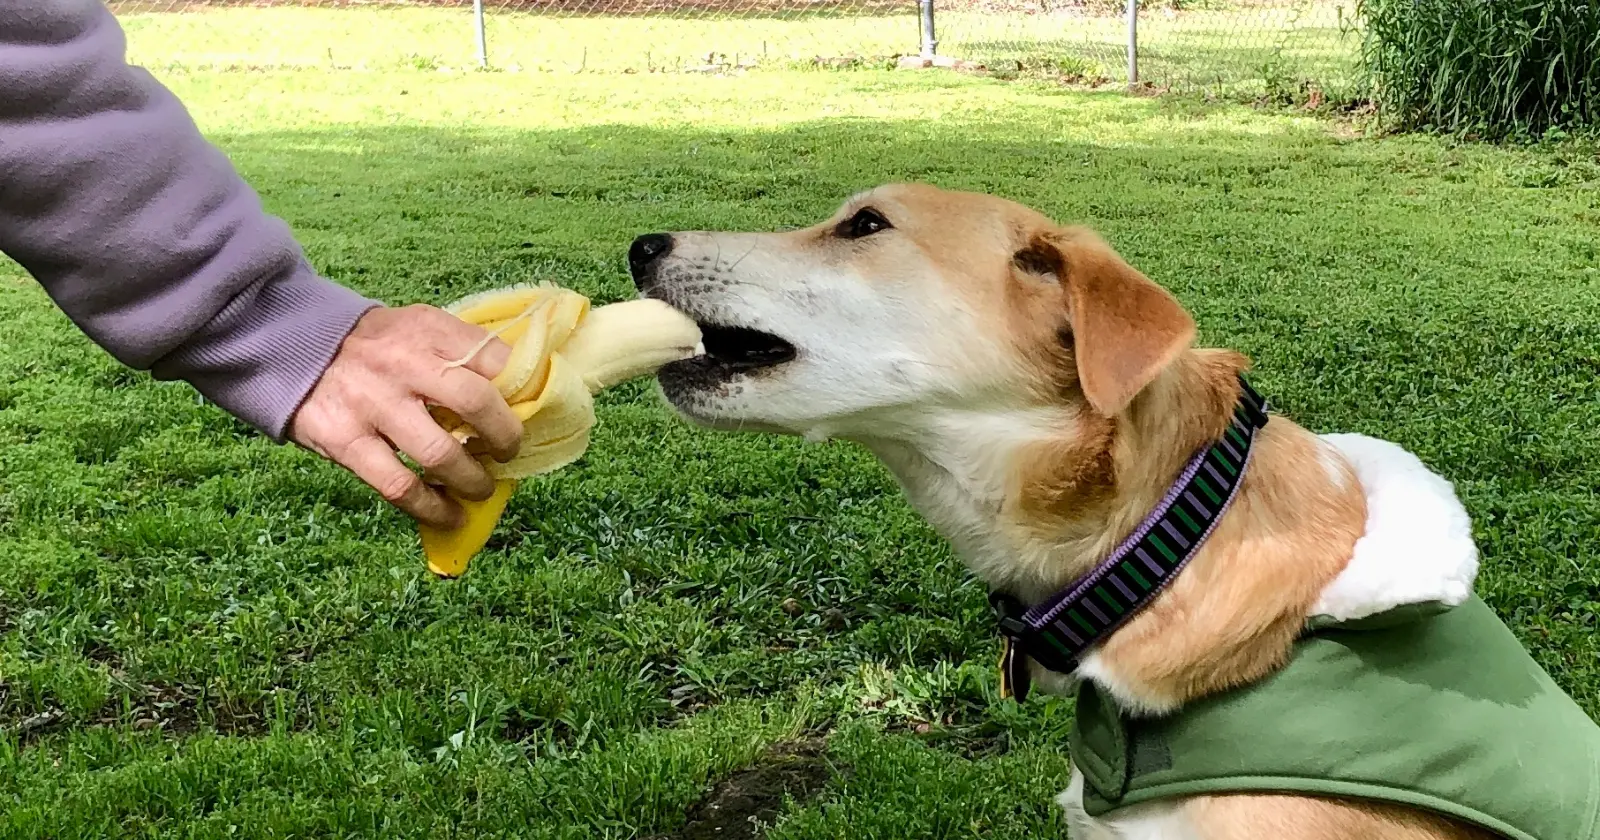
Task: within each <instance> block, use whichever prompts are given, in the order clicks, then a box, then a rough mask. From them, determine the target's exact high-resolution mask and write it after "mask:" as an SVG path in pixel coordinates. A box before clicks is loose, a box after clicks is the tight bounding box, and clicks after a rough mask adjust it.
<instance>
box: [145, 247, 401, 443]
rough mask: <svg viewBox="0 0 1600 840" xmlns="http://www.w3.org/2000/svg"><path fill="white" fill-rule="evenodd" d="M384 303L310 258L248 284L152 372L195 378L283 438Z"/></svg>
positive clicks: (215, 398)
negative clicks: (364, 319)
mask: <svg viewBox="0 0 1600 840" xmlns="http://www.w3.org/2000/svg"><path fill="white" fill-rule="evenodd" d="M382 305H383V304H382V303H381V302H379V301H376V300H372V299H370V298H366V297H363V296H361V295H359V294H357V293H355V292H354V291H351V290H350V289H347V288H345V287H344V286H340V285H338V284H337V283H334V282H332V281H330V280H327V279H324V278H322V277H321V276H319V275H318V274H317V273H316V272H315V271H313V270H312V268H311V266H310V265H308V264H305V263H304V262H302V263H301V264H300V267H299V268H298V269H297V270H296V271H295V272H293V273H292V274H289V275H288V276H286V277H279V278H275V279H273V280H270V281H266V282H263V283H260V284H258V285H255V286H252V287H249V288H247V289H246V290H244V291H243V292H242V293H240V294H239V295H238V296H236V297H235V298H234V299H233V300H232V301H230V302H229V303H228V305H227V306H226V307H224V308H223V309H222V311H220V312H218V313H217V316H216V317H215V318H213V319H211V321H210V322H209V323H207V324H206V326H205V327H203V328H202V329H200V330H199V331H198V332H196V333H194V334H193V335H192V336H191V337H190V338H189V339H188V340H187V341H185V342H184V344H183V345H182V346H181V347H179V348H177V349H176V350H174V351H172V352H171V353H168V354H167V355H166V356H164V357H162V358H161V359H160V360H159V361H157V362H156V363H155V364H154V365H153V366H152V367H151V373H152V374H154V375H155V377H156V378H157V379H181V380H184V381H187V382H188V383H189V384H190V385H193V386H194V387H195V389H196V390H198V391H199V392H200V393H201V394H203V395H205V397H206V398H207V399H209V400H211V401H212V402H214V403H216V404H217V405H218V406H219V407H220V408H222V409H223V410H224V411H227V412H228V413H229V414H232V415H233V416H235V417H237V418H239V419H240V420H242V421H244V422H245V423H248V424H250V425H251V426H253V427H255V428H256V429H258V430H260V431H261V432H262V433H264V434H266V435H267V436H268V437H270V438H272V439H273V440H274V441H276V442H279V443H281V442H283V440H284V438H285V436H286V434H287V430H288V426H289V419H290V418H291V417H293V416H294V413H295V412H296V411H297V410H299V408H300V404H301V403H302V402H304V401H305V398H306V396H307V395H308V394H310V393H311V388H312V387H313V386H314V385H316V384H317V380H319V379H321V378H322V374H323V372H324V371H326V370H327V368H328V365H329V363H331V362H332V361H333V357H334V355H335V354H337V353H338V352H339V347H340V345H342V344H343V343H344V340H345V337H346V336H348V335H349V334H350V331H351V330H352V329H354V328H355V325H356V321H358V320H360V318H361V316H362V315H364V314H366V313H367V312H368V311H369V310H371V309H374V308H376V307H380V306H382Z"/></svg>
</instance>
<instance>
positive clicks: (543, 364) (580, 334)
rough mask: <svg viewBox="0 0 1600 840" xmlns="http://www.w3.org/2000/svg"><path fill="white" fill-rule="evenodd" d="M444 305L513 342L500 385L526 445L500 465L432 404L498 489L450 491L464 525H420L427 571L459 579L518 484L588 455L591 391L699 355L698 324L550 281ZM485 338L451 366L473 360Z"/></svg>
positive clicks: (472, 434) (467, 429)
mask: <svg viewBox="0 0 1600 840" xmlns="http://www.w3.org/2000/svg"><path fill="white" fill-rule="evenodd" d="M445 311H447V312H449V313H451V314H452V315H455V316H456V317H457V318H460V319H461V320H463V321H466V322H467V323H470V324H476V325H478V326H481V327H483V328H484V329H486V330H488V331H489V333H490V335H492V336H497V337H499V338H500V339H501V340H502V341H504V342H506V343H507V344H509V345H510V346H511V356H510V358H509V359H508V360H507V361H506V365H505V368H504V369H502V370H501V372H500V374H499V375H498V376H496V377H495V378H494V386H495V388H496V389H497V390H498V391H499V392H500V396H501V397H503V398H504V399H505V401H506V404H507V405H509V406H510V407H511V410H512V412H513V413H514V414H516V415H517V417H518V419H520V420H522V448H521V449H520V450H518V452H517V454H516V457H514V458H512V459H511V460H510V461H507V462H505V463H500V462H498V461H495V460H494V459H493V458H490V457H489V456H488V455H487V454H485V453H484V452H483V451H482V449H483V446H482V441H481V440H479V438H478V433H477V431H476V430H475V429H473V428H472V426H471V425H469V424H467V423H466V422H465V421H463V420H462V419H461V418H460V417H458V416H456V415H455V414H454V413H453V412H451V411H450V410H448V409H446V408H443V407H440V406H433V407H430V409H429V411H430V412H431V413H432V414H433V417H434V419H435V420H436V421H438V422H439V424H440V425H441V426H443V427H444V428H445V430H446V431H448V432H449V433H450V434H451V435H452V436H453V437H454V438H455V439H456V440H457V441H459V442H460V443H462V444H463V445H465V446H466V448H467V451H468V452H471V453H473V454H474V455H476V456H477V458H478V460H479V462H480V463H482V464H483V466H484V469H485V470H487V471H488V473H489V475H490V477H492V478H493V479H494V480H495V490H494V494H493V495H492V496H490V497H489V498H488V499H486V500H484V501H481V502H474V501H469V500H466V499H462V498H459V497H455V496H453V495H452V498H455V500H456V501H457V502H458V503H459V504H460V505H461V507H462V510H463V511H464V514H465V516H464V518H463V524H462V526H461V527H459V528H456V529H453V530H448V531H447V530H441V529H438V528H433V527H431V526H427V525H422V526H419V530H420V533H421V537H422V552H423V556H425V557H426V558H427V561H428V569H429V571H431V572H433V573H434V574H435V575H438V576H440V577H451V578H453V577H459V576H460V575H461V574H462V573H463V572H465V571H466V568H467V564H468V563H469V562H470V561H471V560H472V558H473V557H475V556H477V554H478V552H479V551H481V550H483V546H484V545H485V544H486V543H487V542H488V541H489V536H490V535H491V534H492V533H494V528H495V525H496V524H497V523H499V521H500V517H501V515H502V514H504V513H505V509H506V503H507V502H509V501H510V499H511V494H512V493H513V492H515V490H516V488H517V484H518V482H520V481H521V480H523V479H525V478H529V477H532V476H536V475H542V474H544V473H549V472H554V471H555V470H559V469H561V468H562V467H565V466H567V465H568V464H571V463H572V462H573V461H576V460H578V459H579V458H580V457H582V456H583V453H584V452H585V451H586V450H587V449H588V448H589V431H590V429H592V428H593V427H594V423H595V414H594V395H595V394H598V393H599V392H601V391H603V390H605V389H606V388H609V387H611V386H613V385H617V384H619V383H621V382H625V381H627V380H629V379H633V378H635V377H639V376H644V375H646V374H650V373H654V372H655V371H656V369H657V368H659V367H661V366H662V365H665V364H667V363H669V362H674V361H678V360H679V359H687V358H689V357H691V356H694V355H695V354H696V353H697V352H699V350H698V347H699V344H700V328H699V327H698V326H697V325H696V324H695V322H694V321H693V320H692V319H690V318H688V317H687V316H685V315H683V314H682V313H680V312H678V311H677V310H675V309H673V308H672V307H670V306H668V305H666V304H665V303H662V302H661V301H658V300H630V301H624V302H622V303H613V304H608V305H606V306H599V307H591V306H590V302H589V299H588V298H586V297H584V296H583V295H580V294H578V293H577V292H574V291H571V290H568V289H563V288H561V287H559V286H553V285H549V284H540V285H534V286H514V287H511V288H506V289H499V290H495V291H490V292H483V293H480V294H475V295H470V296H468V297H465V298H462V299H461V300H458V301H456V302H455V303H453V304H450V305H449V306H446V307H445ZM488 342H489V340H488V339H485V340H484V342H483V344H481V345H479V347H477V348H475V349H474V350H473V352H472V353H470V354H468V355H467V357H466V358H464V359H460V360H457V361H455V362H452V363H451V364H452V365H454V366H459V365H464V364H466V363H468V362H469V361H471V359H472V358H473V356H475V355H476V354H477V353H478V352H479V351H481V350H482V349H483V347H484V346H487V344H488Z"/></svg>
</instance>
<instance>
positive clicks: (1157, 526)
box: [989, 378, 1267, 702]
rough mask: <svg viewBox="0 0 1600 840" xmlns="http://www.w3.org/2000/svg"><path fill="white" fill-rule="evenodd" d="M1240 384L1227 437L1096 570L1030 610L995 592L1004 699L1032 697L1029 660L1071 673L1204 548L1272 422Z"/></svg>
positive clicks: (1196, 461)
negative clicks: (1258, 440) (1254, 448)
mask: <svg viewBox="0 0 1600 840" xmlns="http://www.w3.org/2000/svg"><path fill="white" fill-rule="evenodd" d="M1239 385H1240V393H1239V403H1238V405H1237V406H1235V407H1234V411H1233V419H1232V421H1231V422H1230V423H1229V424H1228V428H1227V430H1226V431H1225V432H1223V435H1222V438H1221V439H1219V440H1218V441H1217V442H1216V443H1213V444H1211V445H1210V446H1207V447H1205V448H1203V449H1201V450H1200V451H1199V452H1196V453H1195V454H1194V457H1193V458H1190V459H1189V463H1188V464H1186V465H1184V468H1183V471H1182V472H1181V473H1179V475H1178V480H1177V481H1175V482H1174V483H1173V485H1172V487H1171V488H1169V489H1168V490H1167V494H1166V495H1165V496H1164V497H1162V499H1161V502H1160V503H1159V504H1157V505H1156V506H1155V509H1154V510H1152V511H1151V512H1150V515H1149V516H1147V517H1145V519H1144V521H1143V522H1141V523H1140V524H1139V527H1138V528H1135V529H1134V531H1133V533H1132V534H1130V535H1128V538H1127V539H1126V540H1124V541H1123V542H1122V544H1121V545H1119V546H1117V549H1116V550H1115V551H1113V552H1111V555H1110V556H1109V557H1107V558H1106V559H1105V560H1104V561H1102V562H1101V563H1100V565H1098V566H1096V567H1095V569H1094V571H1092V572H1090V573H1089V574H1087V575H1085V576H1083V577H1082V578H1079V579H1078V580H1077V581H1074V582H1073V583H1071V584H1069V585H1068V586H1067V587H1066V588H1064V589H1062V590H1061V591H1059V592H1057V593H1056V594H1054V595H1052V596H1050V597H1049V598H1046V599H1045V600H1043V601H1041V602H1039V603H1038V604H1035V605H1034V606H1033V607H1031V608H1025V607H1024V606H1023V605H1022V603H1021V602H1020V601H1018V600H1017V599H1016V598H1013V597H1011V596H1010V595H1007V594H1005V593H1002V592H995V593H993V594H991V595H990V596H989V603H990V605H991V606H992V607H993V608H994V611H995V617H996V618H997V619H998V620H999V623H1000V632H1001V634H1003V636H1004V642H1005V649H1004V652H1003V653H1002V654H1001V660H1000V696H1001V697H1010V696H1015V697H1016V698H1017V701H1018V702H1021V701H1022V700H1024V699H1026V698H1027V693H1028V669H1027V659H1028V658H1032V659H1034V660H1036V661H1038V663H1039V664H1040V665H1043V666H1044V667H1045V668H1048V669H1049V670H1051V671H1057V672H1060V673H1071V672H1072V671H1073V670H1074V669H1076V668H1077V665H1078V659H1079V657H1081V656H1082V655H1083V653H1084V651H1086V650H1088V649H1089V648H1090V647H1093V646H1094V645H1095V644H1097V643H1099V642H1101V641H1103V640H1104V639H1105V638H1106V637H1108V636H1110V635H1111V634H1112V632H1114V631H1115V630H1116V629H1117V628H1118V627H1121V626H1122V624H1123V623H1124V622H1126V621H1127V620H1128V619H1130V618H1132V617H1133V616H1134V615H1135V614H1136V613H1138V612H1139V610H1141V609H1143V608H1144V607H1145V606H1147V605H1148V604H1149V603H1150V602H1151V601H1154V600H1155V598H1156V596H1157V595H1158V594H1160V593H1161V590H1162V589H1163V588H1165V587H1166V585H1167V584H1168V583H1170V582H1171V581H1172V580H1173V579H1174V578H1176V577H1177V576H1178V573H1179V572H1181V571H1183V568H1184V566H1185V565H1187V564H1188V562H1189V560H1190V558H1192V557H1194V555H1195V554H1197V553H1199V551H1200V547H1201V546H1202V545H1204V544H1205V541H1206V538H1207V537H1209V536H1211V532H1212V530H1213V529H1215V528H1216V526H1217V523H1218V522H1219V521H1221V519H1222V515H1223V514H1224V513H1225V512H1227V510H1228V507H1229V506H1230V505H1231V504H1232V503H1233V500H1234V497H1235V496H1236V495H1238V491H1239V485H1240V484H1242V483H1243V478H1244V471H1245V467H1246V466H1247V465H1248V464H1249V462H1250V450H1251V447H1252V445H1253V444H1254V442H1255V436H1256V432H1257V431H1259V430H1260V429H1261V428H1262V427H1263V426H1265V425H1266V424H1267V403H1266V400H1265V399H1263V398H1262V397H1261V395H1260V394H1257V393H1256V392H1255V390H1254V389H1253V388H1251V387H1250V385H1249V383H1247V382H1245V381H1244V380H1243V379H1242V378H1241V379H1240V380H1239ZM1023 654H1025V656H1024V655H1023Z"/></svg>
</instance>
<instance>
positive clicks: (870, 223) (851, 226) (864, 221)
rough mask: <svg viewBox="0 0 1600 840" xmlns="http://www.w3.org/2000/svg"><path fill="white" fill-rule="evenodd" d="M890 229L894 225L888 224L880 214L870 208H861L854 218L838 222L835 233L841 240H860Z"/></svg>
mask: <svg viewBox="0 0 1600 840" xmlns="http://www.w3.org/2000/svg"><path fill="white" fill-rule="evenodd" d="M891 227H894V225H891V224H889V220H888V219H885V218H884V217H883V214H882V213H879V212H878V211H876V210H874V209H872V208H871V207H863V208H861V209H860V210H857V211H856V214H855V215H854V216H851V217H850V218H848V219H845V220H844V221H842V222H840V223H839V228H838V231H837V232H838V235H839V238H841V239H860V238H862V237H864V236H871V235H873V234H874V233H877V232H878V231H880V230H888V229H889V228H891Z"/></svg>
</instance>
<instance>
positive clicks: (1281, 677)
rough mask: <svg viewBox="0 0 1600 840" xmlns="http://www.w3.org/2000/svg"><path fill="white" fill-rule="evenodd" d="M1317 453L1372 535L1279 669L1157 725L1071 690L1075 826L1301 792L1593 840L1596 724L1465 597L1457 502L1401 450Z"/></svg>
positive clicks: (1599, 781)
mask: <svg viewBox="0 0 1600 840" xmlns="http://www.w3.org/2000/svg"><path fill="white" fill-rule="evenodd" d="M1325 440H1326V441H1327V442H1328V443H1329V444H1330V445H1333V446H1336V447H1337V448H1338V449H1339V450H1341V451H1342V452H1343V453H1344V454H1345V455H1346V457H1348V458H1349V459H1350V460H1351V461H1352V463H1353V464H1354V466H1355V467H1356V472H1357V475H1358V477H1359V478H1360V480H1361V482H1362V487H1363V490H1364V491H1365V492H1366V494H1367V499H1368V511H1369V512H1368V522H1367V531H1366V534H1365V535H1364V536H1363V537H1362V539H1361V540H1360V541H1359V542H1358V543H1357V546H1356V552H1355V556H1354V557H1353V558H1352V560H1351V563H1350V565H1349V567H1348V568H1347V569H1346V571H1345V572H1344V573H1343V574H1342V575H1341V576H1340V578H1339V579H1338V580H1336V581H1335V582H1334V584H1333V585H1331V586H1330V587H1329V588H1328V589H1327V590H1326V591H1324V593H1323V595H1322V598H1321V601H1320V603H1318V604H1317V605H1316V609H1314V610H1313V616H1312V617H1311V618H1310V619H1309V620H1308V622H1307V632H1306V633H1305V634H1304V635H1303V637H1302V638H1301V639H1300V640H1299V642H1298V643H1297V644H1296V645H1295V649H1294V653H1293V657H1292V659H1291V660H1290V662H1289V664H1288V665H1287V666H1285V667H1284V668H1282V669H1281V670H1279V671H1277V672H1276V673H1274V674H1272V675H1270V676H1268V677H1267V678H1265V679H1263V680H1261V681H1259V682H1257V683H1254V684H1252V685H1248V686H1245V687H1243V688H1240V689H1237V690H1234V691H1230V692H1226V693H1223V694H1219V695H1214V696H1211V697H1206V698H1202V699H1200V700H1197V701H1194V702H1192V703H1190V704H1188V705H1186V706H1184V707H1183V708H1182V709H1180V710H1178V711H1177V712H1174V713H1172V714H1170V715H1166V716H1162V717H1144V718H1141V717H1133V716H1130V715H1128V714H1126V713H1125V712H1122V711H1121V710H1119V709H1118V708H1117V707H1116V706H1115V705H1114V703H1113V702H1112V701H1111V700H1110V699H1109V698H1107V697H1105V696H1104V695H1102V694H1101V693H1100V692H1099V691H1097V690H1096V689H1095V687H1094V685H1093V684H1092V683H1090V682H1087V681H1085V682H1083V683H1081V684H1080V686H1079V691H1078V699H1077V715H1076V720H1075V723H1074V725H1073V728H1072V732H1071V735H1070V748H1071V754H1072V759H1073V762H1074V763H1075V764H1076V765H1077V767H1078V768H1079V770H1081V771H1082V773H1083V775H1084V779H1085V784H1084V792H1083V802H1082V805H1083V808H1084V810H1085V812H1087V813H1088V814H1089V815H1090V816H1091V817H1103V816H1106V815H1110V814H1112V813H1113V812H1115V811H1116V810H1118V809H1120V808H1124V807H1127V806H1130V805H1135V804H1138V803H1141V802H1150V801H1153V800H1159V799H1167V798H1172V797H1184V796H1193V795H1203V794H1223V793H1251V792H1253V793H1269V792H1270V793H1295V794H1307V795H1318V796H1338V797H1347V798H1357V799H1368V800H1377V801H1383V802H1390V803H1395V804H1400V805H1406V806H1411V807H1415V808H1420V809H1424V810H1429V811H1434V812H1437V813H1440V814H1444V815H1447V816H1450V817H1453V818H1455V819H1457V820H1460V821H1462V822H1465V823H1470V824H1475V825H1478V826H1481V827H1483V828H1485V829H1488V830H1491V831H1495V832H1498V833H1500V834H1502V835H1504V836H1507V837H1511V838H1514V840H1600V726H1596V725H1595V723H1594V721H1592V720H1590V719H1589V717H1588V716H1587V715H1586V714H1585V713H1584V711H1583V710H1582V709H1581V708H1580V707H1579V706H1578V705H1577V703H1576V702H1574V701H1573V699H1572V698H1571V697H1569V696H1568V695H1567V694H1565V693H1564V692H1563V691H1562V690H1561V688H1560V687H1559V686H1557V685H1556V684H1555V682H1554V681H1553V680H1552V679H1551V678H1550V676H1549V675H1548V674H1547V673H1546V672H1545V671H1544V670H1543V669H1542V668H1540V667H1539V665H1538V663H1536V662H1534V660H1533V658H1532V657H1531V656H1529V655H1528V653H1527V651H1526V650H1525V649H1524V648H1523V647H1522V645H1521V643H1519V642H1518V640H1517V639H1516V637H1515V636H1514V635H1513V634H1512V633H1511V631H1510V629H1509V628H1508V627H1506V625H1505V624H1504V623H1502V622H1501V621H1500V619H1499V618H1498V617H1497V616H1496V615H1495V614H1494V612H1493V611H1492V610H1490V609H1489V607H1488V605H1486V604H1485V603H1484V602H1483V601H1482V600H1481V599H1479V598H1478V597H1477V596H1475V595H1473V594H1472V592H1471V585H1472V582H1473V579H1474V578H1475V576H1476V571H1477V552H1476V548H1475V547H1474V546H1473V545H1472V542H1471V528H1470V522H1469V520H1468V519H1467V516H1466V512H1465V510H1464V509H1463V508H1462V507H1461V505H1460V502H1459V501H1458V500H1457V499H1456V497H1455V493H1454V490H1453V489H1452V488H1451V487H1450V485H1449V484H1448V483H1447V482H1445V481H1444V480H1443V479H1442V478H1440V477H1438V476H1437V475H1434V474H1433V473H1431V472H1429V471H1428V470H1427V468H1426V467H1424V466H1423V465H1422V463H1421V462H1420V461H1418V460H1417V459H1416V458H1415V457H1414V456H1412V455H1410V454H1409V453H1406V452H1405V451H1404V450H1402V449H1400V448H1399V447H1396V446H1394V445H1393V444H1388V443H1385V442H1383V441H1377V440H1373V439H1371V438H1364V437H1360V436H1355V435H1330V436H1327V437H1326V438H1325Z"/></svg>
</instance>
